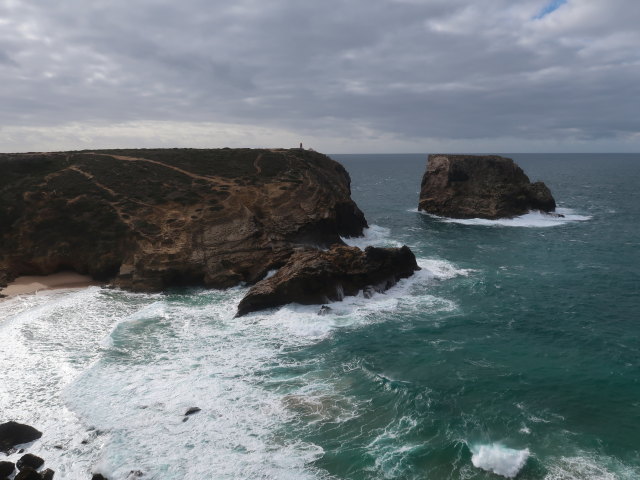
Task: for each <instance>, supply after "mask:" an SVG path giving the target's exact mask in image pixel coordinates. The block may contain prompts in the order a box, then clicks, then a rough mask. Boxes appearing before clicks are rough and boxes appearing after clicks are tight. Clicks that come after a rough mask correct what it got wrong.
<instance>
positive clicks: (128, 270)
mask: <svg viewBox="0 0 640 480" xmlns="http://www.w3.org/2000/svg"><path fill="white" fill-rule="evenodd" d="M0 171H2V172H3V174H2V175H0V286H1V285H2V284H3V283H4V284H6V282H8V281H12V280H13V279H15V277H17V276H19V275H46V274H51V273H55V272H58V271H61V270H73V271H76V272H78V273H82V274H88V275H91V276H92V277H93V278H94V279H96V280H104V281H107V280H113V282H114V284H115V285H117V286H120V287H122V288H126V289H131V290H135V291H158V290H162V289H164V288H166V287H169V286H173V285H204V286H206V287H212V288H227V287H230V286H233V285H237V284H239V283H241V282H247V283H255V282H256V281H258V280H260V279H262V278H263V277H264V276H265V275H266V274H267V272H268V271H269V270H271V269H274V268H278V267H280V266H281V265H283V264H284V263H285V262H286V260H287V259H288V258H289V256H290V255H291V253H292V252H293V249H294V248H297V247H300V246H309V245H313V246H320V247H329V246H330V245H332V244H335V243H342V241H341V239H340V237H341V236H342V237H350V236H360V235H362V230H363V228H364V227H366V226H367V223H366V220H365V218H364V215H363V214H362V212H361V211H360V210H359V209H358V207H357V205H356V204H355V203H354V202H353V201H352V200H351V197H350V178H349V174H348V173H347V171H346V170H345V169H344V168H343V167H342V165H340V164H339V163H337V162H335V161H334V160H332V159H330V158H329V157H327V156H325V155H322V154H320V153H316V152H311V151H307V150H300V149H291V150H284V149H273V150H268V149H202V150H201V149H155V150H153V149H150V150H147V149H137V150H101V151H81V152H58V153H25V154H0Z"/></svg>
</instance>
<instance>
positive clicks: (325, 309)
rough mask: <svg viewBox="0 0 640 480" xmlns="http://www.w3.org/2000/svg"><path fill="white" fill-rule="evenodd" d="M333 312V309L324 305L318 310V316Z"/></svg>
mask: <svg viewBox="0 0 640 480" xmlns="http://www.w3.org/2000/svg"><path fill="white" fill-rule="evenodd" d="M332 311H333V308H331V307H329V306H327V305H322V306H321V307H320V310H318V315H327V314H329V313H331V312H332Z"/></svg>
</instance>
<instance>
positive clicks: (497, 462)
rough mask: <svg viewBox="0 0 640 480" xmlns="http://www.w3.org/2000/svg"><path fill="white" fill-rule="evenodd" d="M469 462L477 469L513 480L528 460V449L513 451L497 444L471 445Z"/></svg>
mask: <svg viewBox="0 0 640 480" xmlns="http://www.w3.org/2000/svg"><path fill="white" fill-rule="evenodd" d="M470 450H471V453H472V454H473V456H472V457H471V462H472V463H473V465H474V466H475V467H477V468H481V469H482V470H486V471H488V472H493V473H495V474H496V475H501V476H503V477H506V478H514V477H515V476H516V475H518V472H519V471H520V470H521V469H522V467H524V464H525V463H527V459H528V458H529V449H528V448H525V449H524V450H515V449H513V448H507V447H505V446H503V445H500V444H499V443H491V444H487V445H472V446H471V447H470Z"/></svg>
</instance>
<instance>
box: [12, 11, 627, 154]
mask: <svg viewBox="0 0 640 480" xmlns="http://www.w3.org/2000/svg"><path fill="white" fill-rule="evenodd" d="M638 25H640V1H638V0H552V1H549V0H517V1H516V0H322V1H317V0H227V1H221V0H180V1H176V0H90V1H89V0H57V1H42V0H0V86H1V87H0V151H1V152H19V151H51V150H69V149H84V148H113V147H127V148H132V147H198V148H208V147H211V148H215V147H294V146H297V145H298V144H299V143H300V142H303V143H304V145H305V147H312V148H314V149H315V150H318V151H322V152H324V153H390V152H393V153H422V152H425V153H428V152H461V153H469V152H478V153H481V152H495V153H500V152H640V28H639V27H638Z"/></svg>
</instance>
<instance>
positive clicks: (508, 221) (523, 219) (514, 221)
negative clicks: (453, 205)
mask: <svg viewBox="0 0 640 480" xmlns="http://www.w3.org/2000/svg"><path fill="white" fill-rule="evenodd" d="M409 211H410V212H417V213H420V214H422V215H427V216H429V217H432V218H435V219H438V220H440V221H442V222H444V223H458V224H460V225H480V226H487V227H528V228H546V227H557V226H559V225H566V224H569V223H574V222H584V221H587V220H591V218H592V217H591V216H590V215H580V214H577V213H575V211H574V210H572V209H570V208H558V209H556V213H557V214H559V215H563V216H562V217H560V216H558V215H553V214H548V213H543V212H539V211H532V212H529V213H526V214H524V215H521V216H519V217H515V218H501V219H497V220H488V219H486V218H448V217H440V216H438V215H432V214H430V213H426V212H423V211H419V210H418V209H416V208H414V209H411V210H409Z"/></svg>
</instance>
